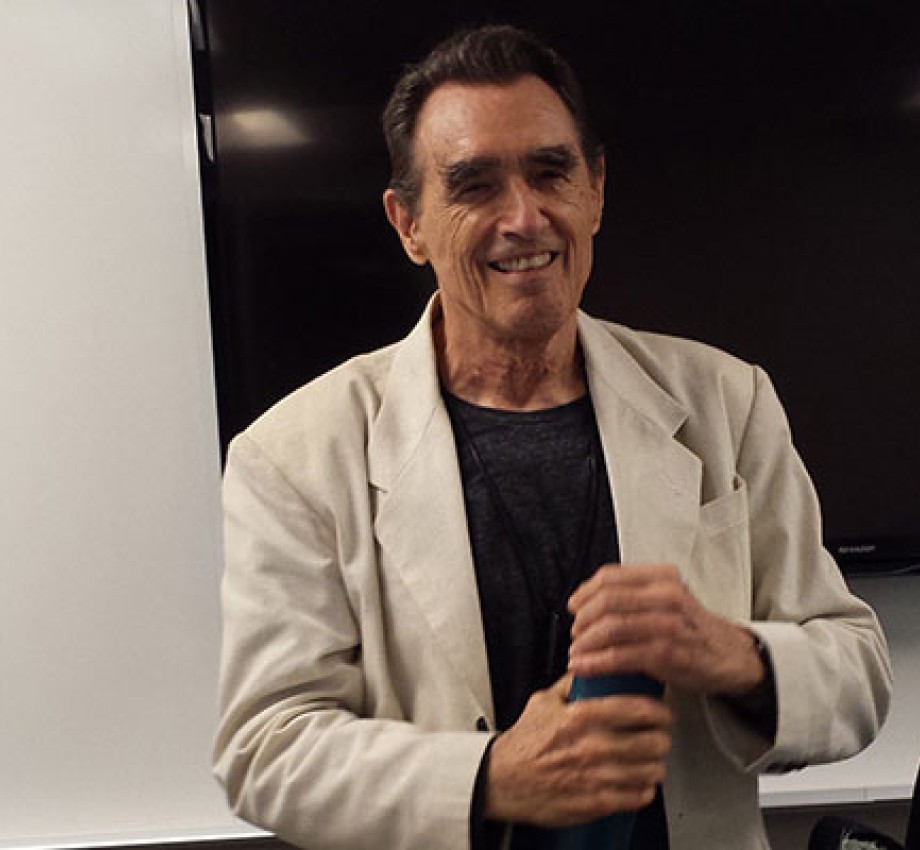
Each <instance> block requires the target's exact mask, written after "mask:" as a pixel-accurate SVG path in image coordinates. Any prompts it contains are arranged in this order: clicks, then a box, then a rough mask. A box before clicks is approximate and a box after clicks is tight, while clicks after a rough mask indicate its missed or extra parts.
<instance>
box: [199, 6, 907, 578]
mask: <svg viewBox="0 0 920 850" xmlns="http://www.w3.org/2000/svg"><path fill="white" fill-rule="evenodd" d="M199 5H200V8H201V10H202V13H203V14H202V16H203V19H204V24H205V29H206V37H207V39H206V41H207V43H206V46H205V47H204V48H203V49H199V50H197V51H196V54H195V57H196V58H195V64H196V90H197V91H196V94H197V98H198V103H199V109H200V110H201V111H203V112H208V113H210V114H212V115H213V117H214V128H215V142H216V150H215V156H214V160H213V161H210V160H208V159H207V158H206V157H205V158H204V159H203V164H202V169H203V178H204V199H205V209H206V230H207V239H208V263H209V273H210V279H211V288H212V292H211V296H212V311H213V323H214V345H215V351H216V354H217V358H216V360H217V379H218V390H219V408H220V416H221V434H222V442H223V443H224V445H226V442H227V441H228V440H229V438H230V437H232V436H233V434H234V433H236V432H237V431H239V430H240V429H241V428H243V427H245V425H246V424H247V423H248V422H249V421H251V420H252V419H253V418H254V417H255V416H257V415H258V414H259V413H260V412H262V411H263V410H264V409H266V408H267V407H268V406H269V405H270V404H271V403H273V402H274V401H276V400H277V399H279V398H280V397H281V396H283V395H284V394H286V393H287V392H289V391H290V390H292V389H294V388H295V387H296V386H298V385H300V384H301V383H303V382H304V381H306V380H308V379H310V378H311V377H314V376H315V375H317V374H319V373H320V372H322V371H325V370H326V369H328V368H330V367H331V366H333V365H335V364H337V363H339V362H341V361H342V360H343V359H345V358H347V357H348V356H350V355H352V354H354V353H357V352H359V351H365V350H368V349H371V348H374V347H377V346H379V345H381V344H384V343H388V342H391V341H394V340H396V339H398V338H399V337H401V336H402V335H403V334H404V333H405V332H406V331H407V330H408V329H409V328H410V327H411V326H412V325H413V324H414V322H415V321H416V319H417V317H418V314H419V312H420V310H421V308H422V306H423V304H424V303H425V301H426V300H427V298H428V295H429V294H430V292H431V290H432V287H433V282H432V280H431V278H430V275H429V273H428V272H427V270H418V269H416V267H414V266H413V265H411V264H410V263H409V261H408V260H407V259H406V258H405V256H404V255H403V253H402V249H401V247H400V245H399V242H398V240H397V238H396V235H395V234H394V233H393V232H392V231H391V230H390V227H389V225H388V223H387V222H386V218H385V216H384V213H383V208H382V205H381V202H380V196H381V193H382V191H383V189H384V187H385V184H386V181H387V178H388V167H387V162H386V154H385V148H384V144H383V139H382V135H381V132H380V129H379V114H380V110H381V108H382V106H383V103H384V101H385V100H386V97H387V95H388V93H389V91H390V89H391V87H392V85H393V83H394V82H395V79H396V77H397V76H398V74H399V72H400V70H401V68H402V66H403V65H404V64H405V63H406V62H409V61H413V60H416V59H418V58H420V57H421V56H422V55H423V54H424V53H425V52H426V51H427V50H428V49H429V48H430V47H431V46H433V44H434V43H436V42H437V41H438V40H439V39H440V38H441V37H443V36H444V35H446V34H447V33H448V32H450V31H451V30H452V29H453V28H454V27H456V26H458V25H467V24H477V23H483V22H488V21H499V22H506V21H507V22H512V23H516V24H519V25H523V26H526V27H528V28H530V29H532V30H534V31H535V32H536V33H538V34H539V35H541V36H543V37H545V38H546V39H547V40H548V41H550V42H551V43H552V44H553V45H554V46H555V47H557V48H558V49H559V50H560V51H561V52H562V53H563V55H565V56H567V57H568V58H569V59H570V61H571V62H572V64H573V66H574V67H575V69H576V72H577V73H578V74H579V76H580V78H581V79H582V82H583V84H584V87H585V90H586V93H587V97H588V101H589V104H590V105H591V106H592V109H593V112H594V119H595V123H596V124H597V125H598V127H599V129H600V131H601V135H602V136H603V138H604V140H605V143H606V147H607V156H608V184H607V205H606V214H605V224H604V227H603V230H602V231H601V234H600V235H599V237H598V239H597V243H596V264H595V271H594V275H593V282H592V283H591V285H590V286H589V289H588V294H587V296H586V300H585V306H586V308H587V309H588V310H589V311H591V312H593V313H595V314H597V315H600V316H603V317H605V318H611V319H615V320H617V321H621V322H624V323H626V324H631V325H635V326H639V327H643V328H647V329H653V330H660V331H664V332H668V333H676V334H680V335H683V336H690V337H693V338H697V339H701V340H704V341H707V342H710V343H713V344H715V345H718V346H720V347H722V348H726V349H728V350H730V351H732V352H734V353H736V354H738V355H740V356H742V357H744V358H746V359H748V360H752V361H755V362H757V363H759V364H761V365H763V366H764V367H765V368H766V369H767V370H768V371H769V373H770V374H771V376H772V377H773V379H774V382H775V383H776V385H777V388H778V390H779V393H780V396H781V398H782V399H783V401H784V403H785V405H786V407H787V410H788V412H789V416H790V419H791V421H792V425H793V433H794V436H795V438H796V443H797V445H798V447H799V449H800V451H801V453H802V455H803V456H804V459H805V461H806V464H807V465H808V467H809V469H810V470H811V472H812V474H813V477H814V479H815V482H816V485H817V487H818V489H819V492H820V494H821V497H822V502H823V505H824V509H825V518H826V528H827V536H828V541H829V543H830V544H832V548H837V547H838V544H841V543H845V544H848V543H851V542H852V543H856V544H858V545H859V546H869V547H872V546H876V545H878V544H881V547H882V548H881V549H879V550H876V552H875V554H874V555H872V556H870V557H869V558H868V560H869V561H880V562H881V563H882V565H884V566H903V565H905V564H908V563H917V562H918V561H920V438H918V432H917V427H916V422H917V420H918V415H920V401H918V396H917V393H918V388H920V352H918V345H917V336H918V335H917V332H916V328H917V324H918V321H920V3H917V2H916V0H911V2H886V0H860V2H854V0H850V2H847V0H835V2H808V0H796V2H791V0H790V2H782V0H763V1H762V2H760V0H730V2H720V0H705V2H704V1H703V0H669V2H664V1H663V0H658V1H657V2H656V0H645V2H617V0H608V2H606V3H604V4H600V3H579V2H568V3H561V2H556V3H552V4H551V3H546V2H536V1H535V0H532V2H529V3H526V4H525V3H500V2H488V3H484V2H467V3H463V4H454V5H452V6H447V5H445V4H438V3H426V4H422V3H417V2H408V3H406V2H404V3H399V4H393V5H392V6H390V7H386V6H384V5H382V4H377V3H367V4H363V3H349V2H341V1H340V2H323V1H322V0H206V2H201V3H200V4H199ZM201 47H202V46H201V45H199V48H201ZM269 113H271V115H273V119H272V120H274V121H275V122H276V125H277V121H278V119H279V118H281V119H283V120H285V121H286V122H287V124H286V125H285V128H283V129H284V131H283V132H282V133H281V135H280V136H278V134H277V132H276V131H272V130H271V129H269V130H266V129H265V125H264V120H265V116H266V115H268V114H269ZM254 116H255V117H254ZM259 116H261V118H259ZM260 120H261V121H262V122H263V123H262V124H260V123H259V122H260ZM260 126H261V128H262V129H261V130H260V129H259V128H260ZM837 551H838V553H840V552H841V551H843V552H844V556H843V557H842V558H841V560H842V561H843V562H844V565H845V566H846V568H847V569H849V570H850V571H851V572H852V571H855V570H856V569H857V566H858V564H859V562H860V561H861V560H865V559H860V558H856V557H853V556H847V555H846V554H845V551H844V550H840V549H839V548H837Z"/></svg>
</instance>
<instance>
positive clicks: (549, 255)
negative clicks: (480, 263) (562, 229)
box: [489, 251, 557, 274]
mask: <svg viewBox="0 0 920 850" xmlns="http://www.w3.org/2000/svg"><path fill="white" fill-rule="evenodd" d="M556 256H557V254H556V252H555V251H544V252H543V253H542V254H532V255H530V256H527V257H510V258H509V259H507V260H496V261H495V262H492V263H489V267H490V268H493V269H495V270H496V271H499V272H504V273H505V274H508V273H511V272H528V271H534V270H536V269H545V268H546V267H547V266H548V265H549V264H550V263H551V262H552V261H553V260H555V259H556Z"/></svg>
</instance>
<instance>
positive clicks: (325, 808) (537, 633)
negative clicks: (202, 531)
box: [216, 27, 890, 850]
mask: <svg viewBox="0 0 920 850" xmlns="http://www.w3.org/2000/svg"><path fill="white" fill-rule="evenodd" d="M384 130H385V133H386V137H387V143H388V146H389V150H390V156H391V162H392V167H393V175H392V179H391V182H390V187H389V188H388V189H387V191H386V192H385V194H384V205H385V208H386V212H387V216H388V218H389V220H390V222H391V223H392V225H393V227H394V228H395V230H396V232H397V233H398V235H399V238H400V240H401V242H402V244H403V247H404V248H405V251H406V253H407V254H408V256H409V258H410V259H411V260H412V261H413V262H415V263H418V264H423V265H429V266H430V267H431V268H432V270H433V273H434V276H435V279H436V281H437V293H436V295H435V296H434V298H433V299H432V301H431V303H430V305H429V307H428V309H427V310H426V312H425V314H424V315H423V316H422V319H421V321H420V322H419V324H418V326H417V327H416V329H415V330H414V331H413V332H412V333H411V334H410V335H409V336H408V337H407V338H406V339H405V340H403V341H402V342H400V343H398V344H396V345H394V346H390V347H388V348H386V349H383V350H381V351H378V352H375V353H372V354H369V355H364V356H362V357H358V358H355V359H354V360H352V361H349V362H348V363H346V364H343V365H342V366H341V367H339V368H338V369H335V370H333V371H332V372H330V373H328V374H327V375H325V376H323V377H321V378H319V379H318V380H316V381H314V382H312V383H311V384H309V385H307V386H306V387H304V388H302V389H301V390H299V391H298V392H296V393H294V394H293V395H292V396H290V397H289V398H287V399H285V400H284V401H282V402H281V403H280V404H279V405H277V406H276V407H275V408H274V409H272V410H271V411H269V412H268V413H267V414H266V415H265V416H263V417H262V418H261V419H260V420H259V421H257V422H256V423H254V424H253V425H252V426H251V427H250V428H248V429H247V430H246V431H245V432H244V433H243V434H241V435H240V436H238V437H237V438H236V439H235V440H234V442H233V444H232V447H231V450H230V454H229V458H228V463H227V471H226V480H225V506H226V515H227V526H226V528H227V538H226V552H227V571H226V577H225V582H224V590H223V603H224V640H225V643H224V655H223V661H222V689H221V705H222V721H221V727H220V731H219V734H218V739H217V746H216V771H217V774H218V776H219V778H220V779H221V781H222V782H223V783H224V785H225V786H226V789H227V792H228V796H229V798H230V800H231V802H232V804H233V806H234V808H235V810H236V811H237V812H238V813H239V814H240V815H241V816H243V817H245V818H247V819H250V820H251V821H253V822H254V823H257V824H259V825H261V826H264V827H265V828H267V829H270V830H272V831H274V832H276V833H277V834H278V835H279V836H280V837H282V838H284V839H285V840H287V841H289V842H291V843H294V844H297V845H300V846H303V847H308V848H363V847H366V848H381V847H383V848H388V850H402V848H406V850H409V848H413V850H414V848H418V850H423V849H424V850H432V848H435V849H437V848H445V850H447V848H466V847H470V846H473V847H483V848H492V847H495V848H498V847H506V848H507V847H511V848H515V850H519V849H520V848H544V847H545V848H553V847H561V846H562V845H561V844H560V841H561V835H560V829H564V828H567V827H571V826H573V825H580V824H583V823H586V822H588V821H592V820H594V819H596V818H600V817H602V816H604V815H607V814H610V813H614V812H624V811H638V812H639V814H638V817H637V820H636V826H635V830H634V831H633V834H632V844H631V846H632V847H633V848H635V850H653V848H661V847H668V846H670V847H672V848H676V850H699V848H703V847H706V848H726V850H754V848H764V847H766V846H767V844H766V838H765V835H764V831H763V825H762V821H761V818H760V813H759V808H758V801H757V775H758V773H760V772H763V771H765V770H771V769H772V770H787V769H791V768H795V767H800V766H803V765H805V764H809V763H814V762H822V761H829V760H833V759H837V758H842V757H845V756H848V755H851V754H852V753H854V752H856V751H858V750H859V749H860V748H861V747H863V746H865V745H866V744H867V743H868V742H869V741H870V740H871V739H872V737H873V736H874V735H875V733H876V732H877V730H878V729H879V727H880V725H881V723H882V721H883V719H884V715H885V712H886V710H887V704H888V697H889V690H890V671H889V668H888V659H887V651H886V647H885V642H884V638H883V636H882V634H881V631H880V629H879V626H878V623H877V621H876V619H875V617H874V615H873V613H872V612H871V610H870V609H869V608H868V607H867V606H866V605H865V604H864V603H863V602H861V601H860V600H858V599H856V598H855V597H854V596H852V595H851V594H850V593H849V592H848V590H847V588H846V586H845V584H844V582H843V580H842V579H841V576H840V573H839V571H838V570H837V568H836V565H835V564H834V563H833V561H832V560H831V558H830V556H829V555H828V554H827V553H826V552H825V551H824V549H823V548H822V546H821V539H820V520H819V511H818V505H817V501H816V498H815V495H814V492H813V489H812V486H811V483H810V481H809V479H808V477H807V475H806V473H805V471H804V469H803V467H802V465H801V462H800V461H799V459H798V457H797V455H796V453H795V450H794V448H793V446H792V443H791V439H790V435H789V430H788V427H787V424H786V421H785V417H784V415H783V412H782V408H781V407H780V405H779V402H778V401H777V399H776V396H775V394H774V392H773V390H772V388H771V386H770V383H769V381H768V379H767V378H766V376H765V375H764V374H763V372H762V371H761V370H759V369H757V368H756V367H752V366H750V365H748V364H745V363H743V362H741V361H739V360H737V359H735V358H732V357H730V356H729V355H726V354H724V353H722V352H719V351H716V350H714V349H712V348H709V347H706V346H703V345H701V344H699V343H692V342H689V341H684V340H678V339H672V338H666V337H662V336H657V335H652V334H645V333H640V332H636V331H633V330H630V329H627V328H625V327H622V326H620V325H616V324H611V323H607V322H601V321H598V320H595V319H592V318H590V317H588V316H587V315H585V314H584V313H582V312H581V311H580V309H579V303H580V301H581V297H582V293H583V291H584V288H585V286H586V284H587V281H588V278H589V276H590V273H591V265H592V240H593V237H594V235H595V234H596V233H597V231H598V229H599V227H600V224H601V217H602V212H603V201H604V158H603V152H602V149H601V146H600V144H599V142H598V141H597V139H596V138H595V137H594V135H593V134H592V132H591V130H590V125H589V122H588V120H587V116H586V113H585V109H584V105H583V103H582V98H581V95H580V92H579V89H578V85H577V82H576V81H575V78H574V76H573V75H572V72H571V70H570V69H569V67H568V66H567V65H566V63H565V62H564V61H563V60H562V59H561V58H560V57H559V56H558V55H557V54H556V53H555V52H553V51H552V50H551V49H549V48H548V47H546V46H545V45H543V44H542V43H540V42H539V41H537V40H536V39H534V38H533V37H532V36H530V35H529V34H527V33H524V32H521V31H520V30H517V29H514V28H511V27H486V28H481V29H477V30H473V31H470V32H465V33H461V34H458V35H456V36H454V37H452V38H451V39H448V40H447V41H446V42H444V43H443V44H441V45H440V46H439V47H438V48H436V49H435V50H434V51H433V52H432V53H431V54H430V55H429V56H428V57H426V58H425V59H424V60H423V61H422V62H421V63H420V64H419V65H417V66H414V67H413V68H410V69H409V70H408V71H407V72H406V73H405V74H404V75H403V77H402V78H401V79H400V81H399V83H398V84H397V86H396V89H395V91H394V93H393V95H392V97H391V99H390V102H389V104H388V105H387V109H386V111H385V114H384ZM621 674H626V675H632V674H641V675H644V676H646V677H649V678H651V679H653V680H657V681H658V682H659V683H661V684H662V685H663V686H664V697H663V698H662V699H658V698H655V697H651V696H644V695H637V694H633V695H631V694H625V695H618V696H603V697H598V698H595V699H589V700H584V701H571V700H570V699H569V697H570V691H571V687H572V681H573V676H578V677H582V678H583V679H584V680H586V681H591V680H593V677H596V676H608V675H609V676H617V675H621Z"/></svg>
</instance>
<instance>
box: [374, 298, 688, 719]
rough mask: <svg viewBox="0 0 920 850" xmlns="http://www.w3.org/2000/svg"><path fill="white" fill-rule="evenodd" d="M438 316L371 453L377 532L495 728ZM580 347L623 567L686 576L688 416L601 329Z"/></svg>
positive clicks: (403, 372) (582, 336) (406, 365)
mask: <svg viewBox="0 0 920 850" xmlns="http://www.w3.org/2000/svg"><path fill="white" fill-rule="evenodd" d="M431 313H432V307H431V306H429V309H428V310H427V311H426V312H425V314H424V315H423V317H422V320H421V321H420V322H419V324H418V325H417V326H416V328H415V329H414V330H413V332H412V333H411V334H410V335H409V336H408V337H407V338H406V339H405V340H404V342H403V343H401V344H400V345H399V346H398V347H397V349H396V353H395V354H394V360H393V364H392V368H391V370H390V373H389V375H388V378H387V383H386V390H385V395H384V398H383V400H382V403H381V407H380V412H379V415H378V417H377V420H376V422H375V424H374V428H373V431H372V434H371V437H370V442H369V446H368V467H369V468H368V475H369V479H370V482H371V485H372V486H373V487H375V488H376V489H377V491H378V494H379V495H378V509H377V515H376V522H375V532H376V535H377V539H378V541H379V543H380V546H381V548H382V551H383V552H384V553H385V556H386V557H387V558H388V560H389V562H390V563H392V565H393V566H394V568H395V569H397V570H398V571H399V573H400V575H401V577H402V580H403V581H404V582H405V584H406V586H407V587H408V588H409V590H410V592H411V594H412V595H413V597H414V599H415V601H416V603H417V605H418V613H419V614H420V615H421V616H423V617H424V618H425V619H426V620H427V622H428V625H429V627H430V629H431V634H432V640H435V641H437V642H438V644H439V645H440V646H441V648H442V650H443V653H444V656H445V658H446V659H447V660H448V662H449V663H450V664H451V665H452V666H453V667H454V668H455V670H456V671H457V674H458V677H459V679H460V680H462V681H464V682H465V683H466V685H467V687H468V688H469V689H470V691H471V693H472V695H473V697H474V699H475V701H476V704H477V705H478V706H479V707H480V708H481V710H482V713H483V714H484V715H485V716H486V717H487V718H488V719H489V721H490V723H491V724H493V725H494V712H493V707H492V695H491V686H490V683H489V667H488V659H487V655H486V647H485V639H484V636H483V631H482V616H481V612H480V608H479V592H478V588H477V585H476V574H475V570H474V567H473V560H472V552H471V550H470V543H469V534H468V531H467V523H466V509H465V505H464V501H463V485H462V481H461V478H460V470H459V466H458V462H457V454H456V449H455V444H454V437H453V432H452V430H451V425H450V419H449V417H448V415H447V411H446V409H445V407H444V405H443V402H442V400H441V391H440V385H439V381H438V374H437V366H436V362H435V357H434V346H433V342H432V338H431ZM579 340H580V343H581V346H582V350H583V352H584V355H585V364H586V369H587V374H588V384H589V388H590V390H591V394H592V401H593V403H594V408H595V414H596V416H597V422H598V428H599V431H600V434H601V441H602V444H603V448H604V455H605V458H606V462H607V469H608V475H609V477H610V486H611V490H612V492H613V497H614V506H615V510H616V519H617V532H618V535H619V543H620V556H621V560H622V561H623V562H624V563H634V564H642V563H673V564H676V565H677V566H678V567H679V569H681V571H682V572H684V574H685V575H686V571H687V569H688V565H689V562H690V553H691V551H692V548H693V542H694V538H695V535H696V529H697V526H698V522H699V495H700V482H701V474H702V470H701V463H700V460H699V458H697V457H696V456H695V455H693V454H692V453H691V452H690V451H689V450H688V449H687V448H686V447H685V446H683V445H682V444H681V443H680V442H679V440H678V439H677V438H676V435H677V433H678V431H679V429H680V427H681V425H682V424H683V423H684V422H685V421H686V418H687V413H686V411H685V410H684V409H683V407H682V406H681V405H680V404H679V403H678V402H676V401H675V400H674V399H673V398H671V396H669V395H668V394H667V393H666V392H665V391H664V390H663V389H661V387H659V386H658V385H657V384H656V383H655V382H654V381H653V380H652V379H651V378H650V377H649V375H648V374H647V373H646V372H644V371H643V370H642V369H641V367H640V366H639V365H638V363H637V362H636V360H635V359H634V358H633V357H632V356H631V355H630V354H629V353H628V352H627V351H626V349H625V348H624V347H623V345H622V344H621V343H620V342H619V341H618V340H617V339H616V338H615V337H614V336H612V335H611V333H610V331H609V330H608V329H607V328H606V327H605V326H604V325H602V324H601V323H599V322H597V321H595V320H593V319H590V318H589V317H587V316H586V315H584V314H580V315H579Z"/></svg>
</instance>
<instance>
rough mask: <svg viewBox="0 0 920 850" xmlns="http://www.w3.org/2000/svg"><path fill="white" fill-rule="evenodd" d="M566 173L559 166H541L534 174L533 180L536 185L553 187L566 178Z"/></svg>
mask: <svg viewBox="0 0 920 850" xmlns="http://www.w3.org/2000/svg"><path fill="white" fill-rule="evenodd" d="M568 176H569V175H568V173H567V172H566V171H564V170H563V169H561V168H551V167H547V168H541V169H539V170H538V171H537V173H536V175H535V178H534V179H535V181H536V183H537V185H538V186H541V187H544V188H553V187H555V186H557V185H559V184H561V183H564V182H566V181H567V180H568Z"/></svg>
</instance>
